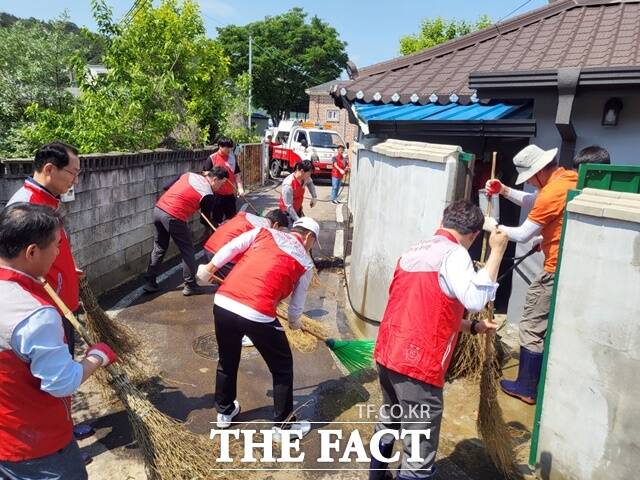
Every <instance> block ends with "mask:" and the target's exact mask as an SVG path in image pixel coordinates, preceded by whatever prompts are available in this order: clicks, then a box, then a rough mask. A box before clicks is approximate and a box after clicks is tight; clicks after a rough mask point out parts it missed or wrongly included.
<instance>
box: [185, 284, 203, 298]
mask: <svg viewBox="0 0 640 480" xmlns="http://www.w3.org/2000/svg"><path fill="white" fill-rule="evenodd" d="M208 292H209V289H208V288H207V287H201V286H200V285H196V284H195V283H194V284H191V283H187V284H185V286H184V288H183V289H182V295H184V296H185V297H190V296H191V295H202V294H203V293H208Z"/></svg>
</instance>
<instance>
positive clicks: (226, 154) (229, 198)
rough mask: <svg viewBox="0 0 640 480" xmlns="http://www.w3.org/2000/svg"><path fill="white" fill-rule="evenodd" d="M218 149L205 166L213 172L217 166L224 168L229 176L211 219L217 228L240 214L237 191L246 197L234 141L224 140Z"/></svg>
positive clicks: (219, 192)
mask: <svg viewBox="0 0 640 480" xmlns="http://www.w3.org/2000/svg"><path fill="white" fill-rule="evenodd" d="M218 147H219V148H218V151H217V152H216V153H214V154H213V155H211V156H210V157H209V158H208V159H207V161H206V162H205V165H204V169H205V170H211V168H212V167H215V166H218V167H222V168H224V169H225V170H226V171H227V173H228V175H229V179H228V181H226V182H225V183H224V185H222V187H220V189H218V191H217V192H216V195H215V202H214V203H213V210H212V212H211V217H212V218H211V219H212V220H213V223H214V224H215V225H216V226H217V225H219V224H221V223H222V222H223V221H224V220H225V219H226V220H230V219H232V218H233V217H234V216H235V215H236V213H237V212H238V210H237V208H236V190H237V192H238V194H240V195H244V186H243V184H242V172H241V171H240V165H238V161H237V160H236V157H235V155H234V154H233V140H230V139H228V138H223V139H221V140H220V141H219V142H218Z"/></svg>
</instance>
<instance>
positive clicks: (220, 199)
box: [211, 193, 238, 225]
mask: <svg viewBox="0 0 640 480" xmlns="http://www.w3.org/2000/svg"><path fill="white" fill-rule="evenodd" d="M236 213H238V209H237V208H236V196H235V195H218V194H217V193H216V194H215V204H214V206H213V210H212V212H211V217H212V220H213V223H214V224H216V225H220V224H221V223H222V222H223V221H224V220H230V219H232V218H233V217H235V216H236Z"/></svg>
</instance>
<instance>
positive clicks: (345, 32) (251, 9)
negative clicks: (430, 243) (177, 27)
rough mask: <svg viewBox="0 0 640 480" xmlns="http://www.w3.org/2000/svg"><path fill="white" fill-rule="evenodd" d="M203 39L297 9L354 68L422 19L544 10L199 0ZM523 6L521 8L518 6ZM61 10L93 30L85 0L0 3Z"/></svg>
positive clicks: (353, 0) (118, 4)
mask: <svg viewBox="0 0 640 480" xmlns="http://www.w3.org/2000/svg"><path fill="white" fill-rule="evenodd" d="M107 1H108V3H109V4H110V5H111V6H112V7H113V13H114V16H115V18H120V17H121V16H122V15H124V14H125V13H126V12H127V11H128V10H129V8H130V7H131V5H133V3H134V0H107ZM199 3H200V6H201V9H202V13H203V18H204V21H205V25H206V27H207V31H208V32H209V35H210V36H212V37H215V35H216V27H219V26H224V25H228V24H236V25H243V24H245V23H249V22H252V21H255V20H259V19H261V18H264V17H265V16H266V15H277V14H279V13H282V12H285V11H287V10H288V9H290V8H292V7H294V6H300V7H302V8H304V9H305V11H306V12H308V13H309V14H311V15H317V16H318V17H320V18H322V19H323V20H325V21H326V22H328V23H329V24H331V25H332V26H333V27H334V28H335V29H336V30H337V31H338V32H339V34H340V36H341V38H342V39H343V40H344V41H346V42H347V43H348V45H347V52H348V54H349V57H350V58H351V59H352V60H353V61H354V62H355V63H356V65H358V66H359V67H364V66H367V65H371V64H373V63H376V62H381V61H384V60H388V59H390V58H393V57H396V56H398V48H399V39H400V37H401V36H403V35H406V34H410V33H415V32H417V31H418V28H419V25H420V21H421V20H422V19H424V18H430V17H437V16H442V17H445V18H457V19H465V20H475V19H476V18H478V16H479V15H480V14H483V13H486V14H487V15H489V16H490V17H491V18H492V19H493V20H494V21H496V20H498V19H501V18H504V17H505V16H507V15H509V13H510V12H512V11H513V10H515V9H517V8H518V7H522V8H520V9H519V10H518V11H517V12H516V13H515V14H513V15H519V14H522V13H525V12H527V11H529V10H533V9H535V8H539V7H542V6H544V5H546V4H547V3H548V2H547V0H529V1H527V0H492V1H491V2H478V1H475V0H386V1H385V0H369V1H367V0H316V1H308V0H298V1H289V0H281V1H265V0H263V1H256V0H235V1H232V0H199ZM523 4H525V5H524V6H522V5H523ZM65 9H66V10H67V11H68V13H69V16H70V17H71V21H73V22H75V23H77V24H78V25H82V26H86V27H89V28H90V29H95V23H94V21H93V18H92V17H91V9H90V2H89V0H0V11H4V12H8V13H11V14H13V15H16V16H19V17H36V18H40V19H44V20H48V19H51V18H55V17H56V16H58V15H60V14H61V13H62V12H63V11H64V10H65Z"/></svg>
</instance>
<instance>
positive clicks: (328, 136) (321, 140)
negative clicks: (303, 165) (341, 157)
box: [309, 132, 344, 148]
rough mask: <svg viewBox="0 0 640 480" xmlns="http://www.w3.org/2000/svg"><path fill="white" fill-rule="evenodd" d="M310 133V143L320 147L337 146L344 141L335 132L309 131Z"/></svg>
mask: <svg viewBox="0 0 640 480" xmlns="http://www.w3.org/2000/svg"><path fill="white" fill-rule="evenodd" d="M309 134H310V135H311V145H312V146H313V147H320V148H338V145H342V146H344V142H343V141H342V139H341V138H340V136H339V135H338V134H336V133H330V132H309Z"/></svg>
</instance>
